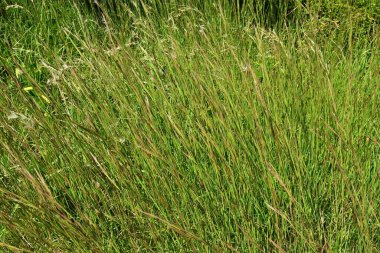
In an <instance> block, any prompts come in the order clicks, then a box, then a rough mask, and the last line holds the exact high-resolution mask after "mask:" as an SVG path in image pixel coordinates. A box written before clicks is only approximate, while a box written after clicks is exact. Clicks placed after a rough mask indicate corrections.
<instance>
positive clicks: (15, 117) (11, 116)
mask: <svg viewBox="0 0 380 253" xmlns="http://www.w3.org/2000/svg"><path fill="white" fill-rule="evenodd" d="M17 118H18V115H17V113H15V112H14V111H11V113H10V114H9V115H8V120H12V119H17Z"/></svg>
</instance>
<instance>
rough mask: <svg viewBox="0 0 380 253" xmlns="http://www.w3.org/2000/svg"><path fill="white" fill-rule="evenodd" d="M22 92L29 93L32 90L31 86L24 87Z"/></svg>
mask: <svg viewBox="0 0 380 253" xmlns="http://www.w3.org/2000/svg"><path fill="white" fill-rule="evenodd" d="M23 90H24V91H31V90H33V87H32V86H26V87H24V88H23Z"/></svg>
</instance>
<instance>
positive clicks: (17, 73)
mask: <svg viewBox="0 0 380 253" xmlns="http://www.w3.org/2000/svg"><path fill="white" fill-rule="evenodd" d="M15 74H16V77H17V78H19V77H20V76H21V75H22V70H21V69H19V68H16V70H15Z"/></svg>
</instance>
